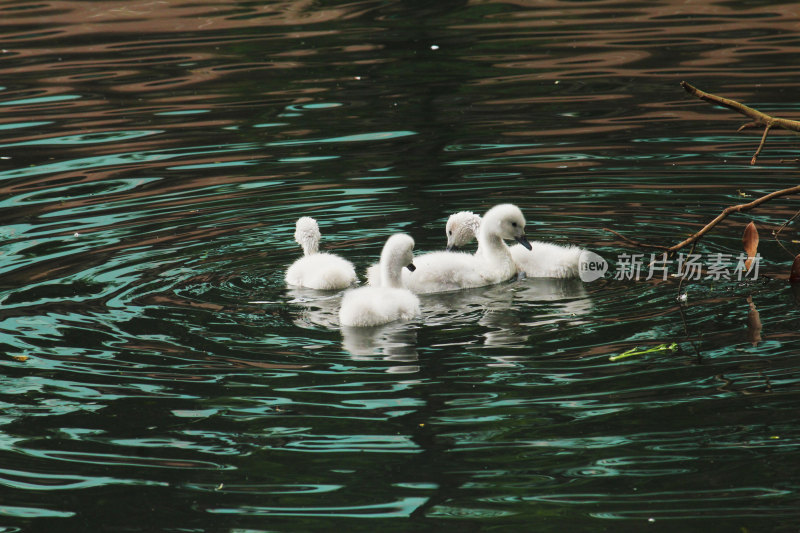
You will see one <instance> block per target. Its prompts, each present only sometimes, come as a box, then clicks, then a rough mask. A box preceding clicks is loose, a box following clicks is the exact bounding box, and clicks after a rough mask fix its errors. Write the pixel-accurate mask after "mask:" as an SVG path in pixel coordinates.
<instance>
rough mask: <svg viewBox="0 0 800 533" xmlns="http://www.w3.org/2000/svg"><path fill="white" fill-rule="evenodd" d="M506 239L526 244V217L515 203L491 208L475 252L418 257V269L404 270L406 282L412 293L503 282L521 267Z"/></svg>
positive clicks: (481, 228) (444, 290)
mask: <svg viewBox="0 0 800 533" xmlns="http://www.w3.org/2000/svg"><path fill="white" fill-rule="evenodd" d="M504 239H516V240H518V241H519V242H520V243H521V244H522V245H523V246H525V245H528V241H527V239H526V238H525V217H524V216H523V215H522V211H520V210H519V208H518V207H517V206H515V205H512V204H501V205H497V206H494V207H493V208H491V209H490V210H489V211H488V212H487V213H486V215H485V216H484V223H483V224H481V225H480V228H479V231H478V251H477V252H476V253H475V255H471V254H466V253H460V252H449V251H447V252H432V253H429V254H424V255H421V256H417V258H416V259H415V260H414V265H416V267H417V268H416V270H415V271H414V272H410V273H406V272H404V273H403V284H404V286H405V287H406V288H408V289H409V290H411V291H412V292H415V293H419V294H425V293H433V292H447V291H454V290H460V289H469V288H473V287H483V286H486V285H493V284H495V283H500V282H503V281H506V280H508V279H511V278H513V277H514V276H516V275H517V267H516V265H515V264H514V260H513V258H512V257H511V253H510V252H509V250H508V246H506V243H505V242H504Z"/></svg>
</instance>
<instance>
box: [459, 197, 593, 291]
mask: <svg viewBox="0 0 800 533" xmlns="http://www.w3.org/2000/svg"><path fill="white" fill-rule="evenodd" d="M480 224H481V217H480V216H478V215H476V214H474V213H471V212H470V211H461V212H459V213H455V214H453V215H450V218H448V219H447V226H446V228H445V232H446V233H447V249H448V250H452V249H455V248H460V247H462V246H464V245H466V244H469V242H470V241H472V240H473V239H474V238H475V235H476V234H477V231H476V228H478V227H480ZM530 244H531V248H530V249H527V248H525V247H523V246H521V245H519V244H517V245H514V246H512V247H511V248H509V251H510V252H511V256H512V257H513V258H514V263H516V265H517V268H518V269H519V271H520V272H523V273H524V274H525V275H526V276H527V277H529V278H577V277H578V275H579V270H578V268H579V259H580V255H581V252H583V249H582V248H579V247H577V246H560V245H558V244H552V243H549V242H541V241H531V243H530Z"/></svg>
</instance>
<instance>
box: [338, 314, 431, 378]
mask: <svg viewBox="0 0 800 533" xmlns="http://www.w3.org/2000/svg"><path fill="white" fill-rule="evenodd" d="M416 346H417V329H416V328H415V327H413V326H411V325H409V324H406V323H397V322H395V323H392V324H386V325H384V326H379V327H374V328H362V327H352V326H342V348H344V349H345V350H347V351H348V352H349V353H350V355H351V356H352V358H353V359H354V360H356V361H377V360H381V361H386V362H387V363H397V364H395V365H393V366H390V367H388V368H387V369H386V371H387V372H389V373H395V374H407V373H413V372H418V371H419V365H416V364H407V363H414V362H416V361H417V360H418V355H417V348H416ZM403 363H406V364H403Z"/></svg>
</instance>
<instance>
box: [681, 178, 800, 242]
mask: <svg viewBox="0 0 800 533" xmlns="http://www.w3.org/2000/svg"><path fill="white" fill-rule="evenodd" d="M799 192H800V185H796V186H794V187H789V188H788V189H781V190H779V191H773V192H771V193H769V194H766V195H764V196H762V197H760V198H756V199H755V200H753V201H752V202H749V203H746V204H738V205H731V206H728V207H726V208H725V209H723V210H722V212H721V213H720V214H719V215H717V217H716V218H715V219H714V220H712V221H711V222H709V223H708V224H706V225H705V226H703V228H702V229H700V231H698V232H697V233H695V234H694V235H692V236H691V237H688V238H687V239H685V240H683V241H681V242H679V243H678V244H676V245H674V246H670V247H669V248H667V251H669V252H676V251H678V250H680V249H681V248H683V247H684V246H686V245H689V244H692V243H694V242H697V241H698V240H700V238H701V237H702V236H703V235H705V234H706V233H708V232H709V231H711V229H712V228H713V227H714V226H716V225H717V224H719V223H720V222H722V221H723V220H725V219H726V218H727V217H728V215H730V214H731V213H738V212H740V211H749V210H750V209H753V208H754V207H758V206H759V205H761V204H763V203H764V202H768V201H770V200H772V199H773V198H778V197H780V196H788V195H790V194H796V193H799Z"/></svg>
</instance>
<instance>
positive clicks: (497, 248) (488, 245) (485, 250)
mask: <svg viewBox="0 0 800 533" xmlns="http://www.w3.org/2000/svg"><path fill="white" fill-rule="evenodd" d="M475 254H476V255H481V256H483V257H485V258H498V259H506V258H510V257H511V252H509V251H508V246H506V243H505V242H504V241H503V239H502V238H501V237H500V235H498V234H497V233H495V232H493V231H491V230H490V228H489V225H488V224H486V220H484V222H483V224H481V227H480V229H479V230H478V251H477V252H475Z"/></svg>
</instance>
